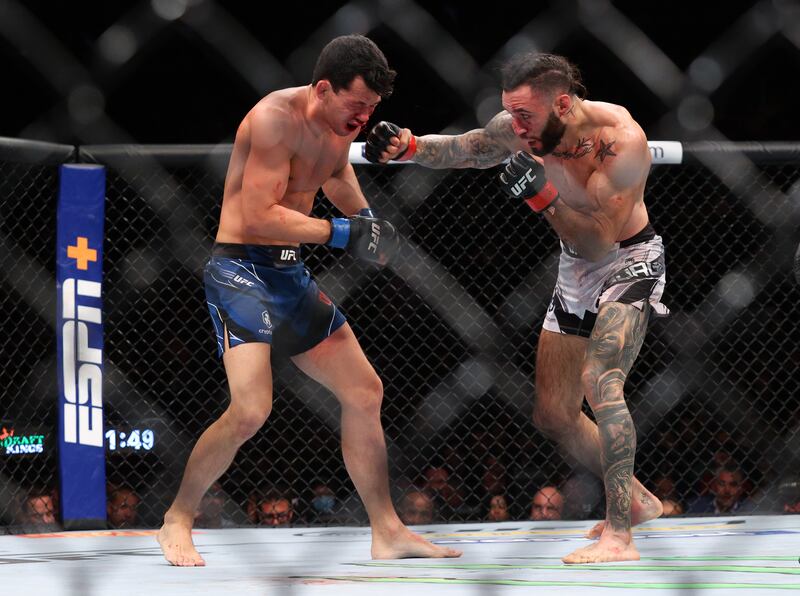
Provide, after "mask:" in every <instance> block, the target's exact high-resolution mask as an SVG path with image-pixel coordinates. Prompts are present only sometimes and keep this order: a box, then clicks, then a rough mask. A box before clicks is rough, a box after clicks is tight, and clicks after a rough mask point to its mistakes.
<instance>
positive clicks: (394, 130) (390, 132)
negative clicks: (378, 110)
mask: <svg viewBox="0 0 800 596" xmlns="http://www.w3.org/2000/svg"><path fill="white" fill-rule="evenodd" d="M401 132H402V131H401V129H400V127H399V126H397V124H392V123H391V122H386V121H385V120H383V121H381V122H378V123H377V124H376V125H375V126H373V127H372V130H370V131H369V134H368V135H367V141H366V143H364V147H363V148H362V149H361V155H363V156H364V158H365V159H366V160H367V161H370V162H372V163H384V162H382V161H381V153H383V152H384V151H386V150H387V149H388V148H389V147H390V146H391V144H392V143H391V140H392V137H397V139H398V140H400V134H401ZM416 151H417V138H416V137H415V136H414V135H411V138H410V139H409V141H408V145H407V146H406V148H405V149H403V150H402V151H401V152H400V153H399V154H397V155H396V156H395V157H393V158H392V159H393V161H406V160H409V159H411V158H412V157H414V153H416Z"/></svg>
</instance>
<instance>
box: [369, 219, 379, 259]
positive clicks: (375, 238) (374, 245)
mask: <svg viewBox="0 0 800 596" xmlns="http://www.w3.org/2000/svg"><path fill="white" fill-rule="evenodd" d="M370 237H371V238H372V242H370V243H369V246H367V250H370V251H372V252H374V253H377V252H378V243H379V242H380V241H381V227H380V226H379V225H378V224H376V223H373V224H372V234H370Z"/></svg>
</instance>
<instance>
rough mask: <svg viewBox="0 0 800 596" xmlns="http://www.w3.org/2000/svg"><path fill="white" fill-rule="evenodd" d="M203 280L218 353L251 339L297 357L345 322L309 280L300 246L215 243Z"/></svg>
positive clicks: (274, 350) (280, 353)
mask: <svg viewBox="0 0 800 596" xmlns="http://www.w3.org/2000/svg"><path fill="white" fill-rule="evenodd" d="M204 281H205V287H206V300H207V302H208V310H209V312H210V313H211V320H212V321H213V323H214V330H215V331H216V334H217V347H218V349H219V355H220V357H221V356H222V354H223V353H224V352H225V350H226V348H233V347H235V346H238V345H239V344H243V343H249V342H263V343H266V344H271V345H272V350H273V354H276V355H279V356H295V355H297V354H301V353H302V352H305V351H307V350H310V349H311V348H313V347H314V346H316V345H317V344H318V343H320V342H321V341H322V340H324V339H325V338H326V337H328V336H329V335H331V334H332V333H333V332H334V331H336V330H337V329H338V328H339V327H341V326H342V325H344V323H345V318H344V315H343V314H342V313H341V312H340V311H339V309H338V308H336V305H335V304H333V302H331V300H330V298H328V297H327V296H326V295H325V294H324V293H322V291H320V289H319V287H317V284H316V283H315V282H314V280H312V279H311V274H310V273H309V271H308V269H306V268H305V266H304V265H303V262H302V261H301V260H300V249H299V248H298V247H297V246H260V245H255V244H222V243H215V244H214V248H213V250H212V252H211V258H210V259H209V260H208V263H206V267H205V272H204Z"/></svg>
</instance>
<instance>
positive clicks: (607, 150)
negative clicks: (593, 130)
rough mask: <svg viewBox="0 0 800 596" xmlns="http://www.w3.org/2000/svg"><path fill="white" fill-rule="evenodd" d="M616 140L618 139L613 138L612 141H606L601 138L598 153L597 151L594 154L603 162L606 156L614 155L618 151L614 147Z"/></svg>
mask: <svg viewBox="0 0 800 596" xmlns="http://www.w3.org/2000/svg"><path fill="white" fill-rule="evenodd" d="M616 142H617V141H616V140H613V141H611V142H610V143H606V142H605V141H604V140H603V139H600V147H598V149H597V153H595V154H594V156H595V157H596V158H597V159H599V160H600V161H601V162H602V161H603V160H605V158H606V157H614V156H615V155H616V153H615V152H614V150H613V149H612V148H613V147H614V143H616Z"/></svg>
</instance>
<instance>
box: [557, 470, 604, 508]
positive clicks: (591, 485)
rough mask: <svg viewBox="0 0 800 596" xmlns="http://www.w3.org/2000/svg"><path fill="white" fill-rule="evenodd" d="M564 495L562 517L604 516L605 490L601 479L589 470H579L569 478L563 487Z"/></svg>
mask: <svg viewBox="0 0 800 596" xmlns="http://www.w3.org/2000/svg"><path fill="white" fill-rule="evenodd" d="M561 494H562V495H563V497H564V510H563V512H562V514H561V518H562V519H588V518H590V517H604V516H605V505H604V499H603V495H604V491H603V484H602V482H600V480H599V479H598V478H597V477H596V476H594V475H592V474H589V473H588V472H584V471H578V472H576V473H574V474H573V475H572V476H570V477H569V478H567V480H566V482H564V485H563V486H562V487H561Z"/></svg>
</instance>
